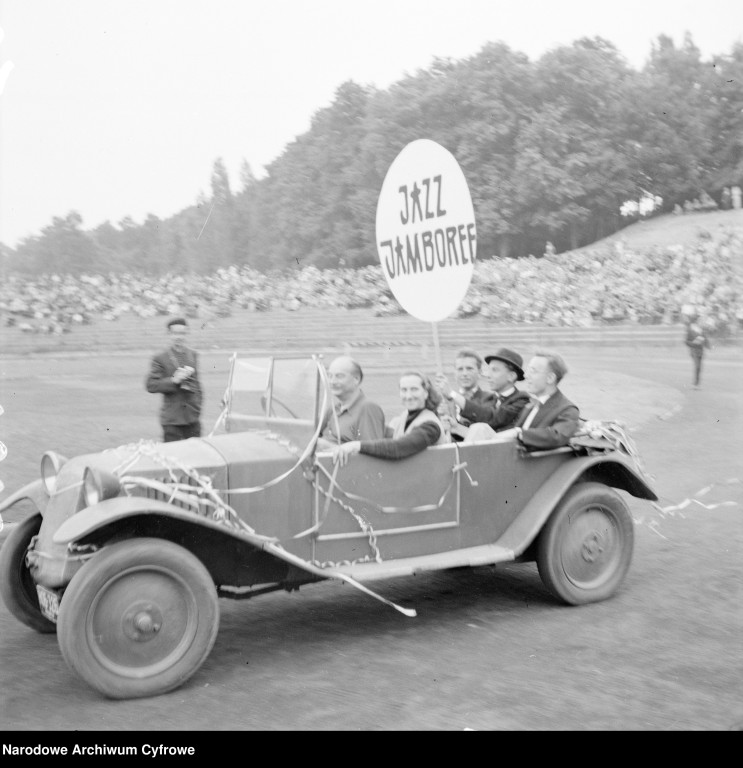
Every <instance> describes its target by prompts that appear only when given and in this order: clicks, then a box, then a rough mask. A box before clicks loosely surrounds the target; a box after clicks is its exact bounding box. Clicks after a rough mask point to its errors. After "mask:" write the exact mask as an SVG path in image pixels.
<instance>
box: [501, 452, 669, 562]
mask: <svg viewBox="0 0 743 768" xmlns="http://www.w3.org/2000/svg"><path fill="white" fill-rule="evenodd" d="M529 459H530V460H534V461H538V460H539V457H529ZM582 479H590V480H594V481H596V482H602V483H604V484H605V485H607V486H611V487H613V488H619V489H621V490H623V491H626V492H627V493H629V494H631V495H632V496H636V497H637V498H640V499H648V500H650V501H657V499H658V497H657V495H656V494H655V492H654V491H653V490H652V489H651V488H650V486H649V485H648V484H647V482H646V481H645V480H644V479H643V478H642V476H641V475H640V474H639V473H638V471H637V469H636V467H635V466H634V464H633V463H631V462H630V460H629V459H625V458H624V455H623V454H620V453H618V452H613V453H610V454H600V455H596V456H582V457H578V458H575V459H572V460H571V461H568V462H566V463H565V464H562V465H561V466H560V467H558V469H557V470H556V471H555V472H554V474H553V475H552V476H551V477H550V478H549V479H548V480H547V481H546V482H544V483H543V484H542V486H541V487H540V488H539V490H537V492H536V493H535V494H534V495H533V496H532V497H531V499H530V500H529V502H528V503H527V504H526V506H525V507H524V509H523V511H522V512H521V514H520V515H518V517H517V518H516V519H515V520H514V521H513V523H512V524H511V525H510V526H509V528H508V530H506V532H505V533H504V534H503V536H501V537H500V539H499V540H498V544H499V545H500V546H503V547H506V548H508V549H511V550H513V552H514V553H515V555H516V556H517V557H518V556H519V555H521V554H523V552H524V551H525V550H526V548H527V547H528V546H529V545H530V544H531V543H532V542H533V541H534V539H535V538H536V537H537V535H538V534H539V532H540V531H541V530H542V527H543V526H544V524H545V523H546V522H547V520H548V519H549V516H550V515H551V514H552V512H553V511H554V509H555V508H556V507H557V505H558V504H559V503H560V501H561V500H562V498H563V497H564V496H565V494H566V493H567V492H568V491H569V490H570V488H572V487H573V485H574V484H575V483H577V482H579V481H580V480H582Z"/></svg>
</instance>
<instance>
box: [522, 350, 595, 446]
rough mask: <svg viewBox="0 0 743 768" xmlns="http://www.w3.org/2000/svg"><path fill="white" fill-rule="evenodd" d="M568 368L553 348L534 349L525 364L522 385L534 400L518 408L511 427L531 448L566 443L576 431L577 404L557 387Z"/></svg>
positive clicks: (577, 418)
mask: <svg viewBox="0 0 743 768" xmlns="http://www.w3.org/2000/svg"><path fill="white" fill-rule="evenodd" d="M567 372H568V368H567V366H566V365H565V361H564V360H563V359H562V357H560V355H558V354H556V353H554V352H536V353H535V354H534V357H532V359H531V361H530V362H529V365H528V366H527V368H526V376H525V381H524V385H525V386H524V388H525V389H526V391H527V392H528V393H529V394H530V395H531V396H532V398H533V402H532V403H531V404H530V405H527V406H526V407H525V408H524V409H523V411H522V412H521V414H520V416H519V418H518V419H517V421H516V424H515V428H514V431H515V433H516V437H517V439H518V440H519V442H520V443H521V444H522V445H524V447H526V448H527V449H528V450H530V451H546V450H549V449H550V448H559V447H561V446H563V445H567V444H568V442H569V440H570V438H571V437H572V436H573V435H574V434H575V433H576V432H577V431H578V424H579V419H580V414H579V412H578V406H576V405H574V404H573V403H571V402H570V400H568V399H567V397H565V395H563V393H562V392H561V391H560V389H559V387H558V385H559V384H560V382H561V381H562V379H563V378H564V376H565V374H566V373H567Z"/></svg>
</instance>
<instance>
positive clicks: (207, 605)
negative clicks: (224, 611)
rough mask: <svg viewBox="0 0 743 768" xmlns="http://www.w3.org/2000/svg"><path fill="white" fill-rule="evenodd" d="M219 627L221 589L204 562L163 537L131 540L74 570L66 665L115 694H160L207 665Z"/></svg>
mask: <svg viewBox="0 0 743 768" xmlns="http://www.w3.org/2000/svg"><path fill="white" fill-rule="evenodd" d="M218 629H219V602H218V598H217V590H216V588H215V586H214V582H213V581H212V578H211V576H210V575H209V572H208V571H207V569H206V568H205V567H204V565H203V564H202V563H201V561H200V560H199V559H198V558H197V557H195V556H194V555H192V554H191V553H190V552H189V551H188V550H186V549H184V548H183V547H180V546H178V545H177V544H173V543H172V542H170V541H165V540H163V539H145V538H142V539H129V540H126V541H120V542H118V543H116V544H112V545H111V546H108V547H105V548H104V549H102V550H100V552H98V553H96V555H95V556H94V557H92V558H91V559H90V560H89V561H88V562H87V563H86V564H85V565H84V566H83V567H82V568H81V569H80V570H79V571H78V572H77V573H76V574H75V575H74V576H73V577H72V580H71V581H70V584H69V586H68V587H67V589H66V591H65V593H64V596H63V598H62V602H61V605H60V609H59V620H58V624H57V637H58V639H59V647H60V649H61V651H62V656H64V659H65V661H66V662H67V664H68V665H69V666H70V667H71V668H72V669H73V670H74V671H75V672H77V673H78V674H79V675H80V676H81V677H82V678H83V679H84V680H85V681H86V682H87V683H88V684H89V685H90V686H92V687H93V688H95V690H97V691H99V692H100V693H102V694H104V695H105V696H108V697H109V698H112V699H131V698H140V697H143V696H157V695H158V694H161V693H166V692H167V691H171V690H173V689H174V688H177V687H178V686H180V685H182V684H183V683H184V682H185V681H186V680H188V678H189V677H191V675H193V674H194V672H196V670H197V669H198V668H199V667H200V666H201V664H202V663H203V662H204V660H205V659H206V657H207V656H208V655H209V652H210V651H211V649H212V646H213V645H214V641H215V639H216V637H217V631H218Z"/></svg>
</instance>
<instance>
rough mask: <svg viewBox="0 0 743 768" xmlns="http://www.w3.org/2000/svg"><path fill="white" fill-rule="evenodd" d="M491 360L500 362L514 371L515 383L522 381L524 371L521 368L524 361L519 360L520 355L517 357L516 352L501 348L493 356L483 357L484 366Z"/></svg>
mask: <svg viewBox="0 0 743 768" xmlns="http://www.w3.org/2000/svg"><path fill="white" fill-rule="evenodd" d="M491 360H501V361H502V362H504V363H506V365H508V366H510V367H511V368H513V370H514V371H516V374H517V378H516V381H523V379H524V371H523V369H522V367H521V366H522V365H523V364H524V361H523V360H522V359H521V355H519V354H518V352H514V351H513V350H511V349H506V348H505V347H501V348H500V349H499V350H498V351H497V352H496V353H495V354H494V355H487V356H486V357H485V364H486V365H487V364H488V363H489V362H490V361H491Z"/></svg>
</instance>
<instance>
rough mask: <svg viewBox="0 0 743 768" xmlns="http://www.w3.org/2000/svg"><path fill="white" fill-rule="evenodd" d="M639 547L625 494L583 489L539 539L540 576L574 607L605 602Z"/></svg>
mask: <svg viewBox="0 0 743 768" xmlns="http://www.w3.org/2000/svg"><path fill="white" fill-rule="evenodd" d="M633 544H634V526H633V522H632V516H631V515H630V512H629V510H628V508H627V505H626V504H625V503H624V501H623V500H622V499H621V497H620V496H619V494H617V493H616V491H614V490H613V489H611V488H608V487H607V486H605V485H602V484H601V483H579V484H578V485H576V486H574V487H573V488H571V489H570V491H569V492H568V493H567V494H566V496H565V497H564V498H563V500H562V501H561V502H560V504H559V506H558V507H557V509H556V510H555V511H554V512H553V513H552V515H551V517H550V519H549V520H548V521H547V523H546V525H545V526H544V528H543V529H542V532H541V533H540V535H539V540H538V542H537V566H538V568H539V575H540V576H541V578H542V581H543V582H544V584H545V586H546V587H547V588H548V589H549V590H550V592H552V594H553V595H555V597H557V598H558V599H560V600H562V601H564V602H566V603H569V604H570V605H581V604H583V603H592V602H596V601H599V600H605V599H606V598H607V597H609V596H610V595H612V594H613V593H614V592H615V591H616V590H617V588H618V587H619V585H620V584H621V583H622V580H623V579H624V577H625V575H626V574H627V570H628V569H629V565H630V561H631V560H632V548H633Z"/></svg>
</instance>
